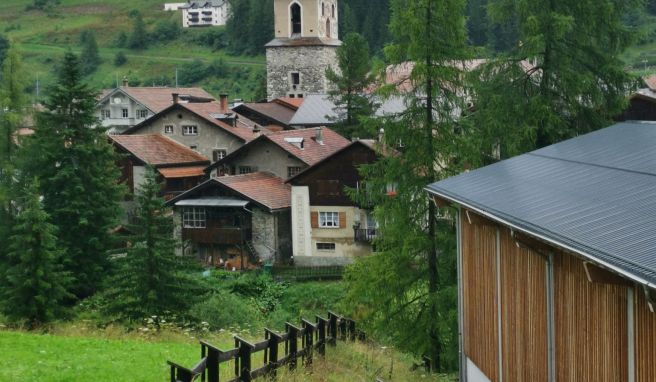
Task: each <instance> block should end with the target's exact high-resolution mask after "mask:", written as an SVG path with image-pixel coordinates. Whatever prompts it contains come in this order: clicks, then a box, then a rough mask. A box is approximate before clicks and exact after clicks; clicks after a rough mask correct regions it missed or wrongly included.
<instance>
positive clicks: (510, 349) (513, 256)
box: [500, 228, 549, 382]
mask: <svg viewBox="0 0 656 382" xmlns="http://www.w3.org/2000/svg"><path fill="white" fill-rule="evenodd" d="M500 241H501V339H502V346H501V348H502V357H501V358H502V361H503V364H502V365H503V367H502V370H503V379H504V381H532V382H540V381H547V378H548V375H549V373H548V332H547V294H546V290H545V288H546V285H547V280H546V279H547V276H546V273H547V261H546V259H545V258H544V257H542V256H540V255H539V254H537V253H535V252H533V251H531V250H529V249H525V248H519V247H517V246H516V245H515V241H514V240H513V238H512V237H511V236H510V231H509V230H508V229H506V228H501V229H500Z"/></svg>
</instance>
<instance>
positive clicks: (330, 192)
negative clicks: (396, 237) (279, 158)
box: [287, 140, 378, 265]
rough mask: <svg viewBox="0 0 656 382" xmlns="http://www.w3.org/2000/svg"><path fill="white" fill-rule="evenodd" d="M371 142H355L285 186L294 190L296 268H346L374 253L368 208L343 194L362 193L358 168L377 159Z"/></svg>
mask: <svg viewBox="0 0 656 382" xmlns="http://www.w3.org/2000/svg"><path fill="white" fill-rule="evenodd" d="M375 145H376V143H375V141H373V140H358V141H355V142H353V143H351V144H350V145H348V146H346V147H344V148H342V149H341V150H338V151H336V152H335V153H333V154H332V155H330V156H328V157H326V158H324V159H323V160H321V161H320V162H318V163H316V164H315V165H314V166H312V167H309V168H308V169H306V170H305V171H303V172H301V173H300V174H298V175H296V176H294V177H292V178H291V179H289V180H287V183H288V184H290V185H291V186H292V203H291V204H292V241H293V253H294V264H297V265H345V264H348V263H351V262H352V261H353V260H354V259H355V258H357V257H359V256H366V255H368V254H371V253H372V241H373V240H374V239H375V238H376V230H377V223H376V220H375V219H374V217H373V214H372V206H370V205H360V204H358V203H356V202H354V201H353V200H352V199H351V197H350V196H349V195H348V194H347V191H346V189H347V188H350V189H353V190H359V189H361V188H362V184H363V182H362V178H361V176H360V173H359V172H358V168H359V167H360V166H361V165H364V164H372V163H374V162H375V161H376V160H377V158H378V152H377V150H376V147H375Z"/></svg>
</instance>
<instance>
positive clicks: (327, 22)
mask: <svg viewBox="0 0 656 382" xmlns="http://www.w3.org/2000/svg"><path fill="white" fill-rule="evenodd" d="M326 37H328V38H330V19H326Z"/></svg>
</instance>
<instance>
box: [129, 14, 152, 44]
mask: <svg viewBox="0 0 656 382" xmlns="http://www.w3.org/2000/svg"><path fill="white" fill-rule="evenodd" d="M147 47H148V32H146V24H145V23H144V21H143V17H142V16H141V13H139V12H137V13H136V14H135V15H134V17H133V19H132V33H130V38H129V39H128V48H130V49H146V48H147Z"/></svg>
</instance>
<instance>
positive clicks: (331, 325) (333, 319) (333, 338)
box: [328, 312, 337, 346]
mask: <svg viewBox="0 0 656 382" xmlns="http://www.w3.org/2000/svg"><path fill="white" fill-rule="evenodd" d="M328 331H329V332H330V341H329V343H330V344H331V345H332V346H336V345H337V315H336V314H335V313H333V312H328Z"/></svg>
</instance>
